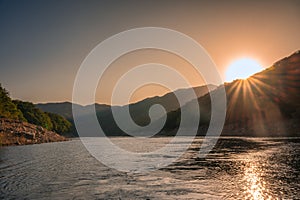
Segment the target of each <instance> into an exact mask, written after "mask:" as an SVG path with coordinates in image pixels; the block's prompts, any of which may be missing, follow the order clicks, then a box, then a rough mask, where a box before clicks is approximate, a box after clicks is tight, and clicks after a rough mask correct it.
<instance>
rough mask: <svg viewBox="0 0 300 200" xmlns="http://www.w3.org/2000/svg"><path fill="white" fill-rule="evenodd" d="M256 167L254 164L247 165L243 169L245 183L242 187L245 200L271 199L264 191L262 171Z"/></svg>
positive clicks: (264, 183) (265, 190)
mask: <svg viewBox="0 0 300 200" xmlns="http://www.w3.org/2000/svg"><path fill="white" fill-rule="evenodd" d="M260 167H261V166H257V165H256V163H251V162H249V163H248V166H246V167H245V172H244V173H245V176H244V179H245V182H246V185H245V187H244V189H245V192H246V198H247V199H254V200H261V199H271V198H272V197H271V196H269V195H268V193H267V189H266V182H265V181H264V179H263V178H262V177H263V173H264V172H263V170H262V169H261V168H260Z"/></svg>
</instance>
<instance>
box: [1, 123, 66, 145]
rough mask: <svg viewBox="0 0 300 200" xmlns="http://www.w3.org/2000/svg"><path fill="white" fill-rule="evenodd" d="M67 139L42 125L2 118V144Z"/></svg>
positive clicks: (36, 142) (22, 143)
mask: <svg viewBox="0 0 300 200" xmlns="http://www.w3.org/2000/svg"><path fill="white" fill-rule="evenodd" d="M66 140H67V139H66V138H65V137H63V136H61V135H59V134H57V133H55V132H52V131H48V130H47V129H45V128H43V127H41V126H36V125H33V124H30V123H27V122H22V121H18V120H12V119H6V118H0V145H4V146H6V145H24V144H39V143H45V142H60V141H66Z"/></svg>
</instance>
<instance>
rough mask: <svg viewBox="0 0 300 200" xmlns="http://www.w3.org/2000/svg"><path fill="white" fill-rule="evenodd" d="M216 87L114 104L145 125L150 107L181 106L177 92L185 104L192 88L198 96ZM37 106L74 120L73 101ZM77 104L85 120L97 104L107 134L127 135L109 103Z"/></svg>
mask: <svg viewBox="0 0 300 200" xmlns="http://www.w3.org/2000/svg"><path fill="white" fill-rule="evenodd" d="M215 88H216V86H214V85H208V86H199V87H194V88H186V89H179V90H176V91H175V92H174V93H173V92H170V93H167V94H165V95H163V96H155V97H150V98H147V99H144V100H142V101H139V102H137V103H133V104H130V105H125V106H114V107H113V108H114V109H115V110H116V112H118V113H124V112H125V110H126V109H127V108H128V107H129V110H130V114H131V117H132V118H133V120H134V121H135V122H136V123H137V124H138V125H141V126H144V125H147V124H148V123H149V122H150V118H149V114H148V112H149V108H150V107H151V106H152V105H154V104H160V105H162V106H163V107H164V108H165V110H166V112H170V111H172V110H176V109H178V108H179V107H180V105H179V103H178V100H177V98H176V96H175V94H176V95H177V96H179V97H180V98H182V99H183V102H182V104H183V105H184V104H185V103H187V102H189V101H191V100H192V99H193V96H192V95H191V91H192V90H194V91H195V94H196V96H197V97H200V96H203V95H205V94H206V93H207V92H208V91H209V90H213V89H215ZM36 106H37V107H38V108H40V109H41V110H43V111H45V112H52V113H57V114H59V115H62V116H64V117H65V118H67V119H68V120H69V121H71V122H73V116H72V103H70V102H63V103H46V104H37V105H36ZM75 106H78V108H80V109H82V110H83V111H84V115H85V116H82V120H85V119H86V118H87V117H88V115H89V114H90V112H92V106H96V107H95V108H96V112H97V116H98V119H99V123H100V125H101V127H102V129H103V130H104V132H105V133H106V134H107V135H112V136H116V135H126V134H124V133H123V131H121V129H120V128H119V127H118V126H117V124H116V123H115V120H114V119H113V116H112V109H111V107H110V106H109V105H105V104H93V105H87V106H81V105H78V104H75ZM159 117H161V116H160V115H159V116H156V119H158V118H159Z"/></svg>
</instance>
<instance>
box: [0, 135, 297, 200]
mask: <svg viewBox="0 0 300 200" xmlns="http://www.w3.org/2000/svg"><path fill="white" fill-rule="evenodd" d="M169 139H170V138H152V139H150V142H149V141H148V142H147V143H146V142H145V143H143V142H140V141H139V142H135V141H134V138H131V139H130V138H113V139H112V141H113V142H114V143H116V144H118V145H119V146H121V147H122V148H124V149H129V150H132V151H141V150H144V149H145V148H146V149H147V150H153V148H154V149H155V148H159V147H162V146H163V145H164V144H165V143H167V142H168V141H169ZM202 141H203V139H202V138H197V139H196V140H195V142H194V143H193V145H192V146H191V147H190V148H189V150H188V151H187V152H186V153H185V154H184V155H183V156H181V157H180V158H179V159H178V160H177V161H176V162H174V163H172V164H171V165H170V166H168V167H165V168H163V169H158V170H155V171H152V172H148V173H143V174H136V173H125V172H118V171H116V170H114V169H110V168H108V167H106V166H105V165H103V164H101V163H100V162H99V161H97V160H96V159H95V158H93V157H92V156H91V155H90V154H89V153H88V152H87V151H86V149H85V148H84V146H83V145H82V144H81V142H80V140H73V141H69V142H61V143H48V144H39V145H28V146H11V147H1V148H0V185H1V187H0V199H42V198H43V199H276V198H277V199H297V198H299V197H300V177H299V175H300V139H299V138H273V139H272V138H221V139H220V140H219V141H218V143H217V146H216V147H215V148H214V150H213V151H212V152H211V153H210V154H209V156H207V157H206V158H202V159H200V158H198V151H199V147H200V144H201V142H202ZM149 144H151V145H149ZM150 147H151V148H150ZM174 151H176V148H174ZM145 159H148V158H147V157H145ZM120 164H121V163H120Z"/></svg>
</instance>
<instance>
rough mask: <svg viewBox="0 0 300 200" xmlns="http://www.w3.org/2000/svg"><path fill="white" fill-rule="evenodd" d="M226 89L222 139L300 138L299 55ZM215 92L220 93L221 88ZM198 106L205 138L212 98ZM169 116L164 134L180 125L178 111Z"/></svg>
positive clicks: (203, 99)
mask: <svg viewBox="0 0 300 200" xmlns="http://www.w3.org/2000/svg"><path fill="white" fill-rule="evenodd" d="M224 86H225V90H226V96H227V115H226V122H225V127H224V129H223V133H222V134H223V135H235V136H300V125H299V124H300V101H299V100H300V52H299V51H297V52H296V53H294V54H292V55H291V56H289V57H286V58H284V59H282V60H280V61H278V62H276V63H275V64H274V65H273V66H271V67H269V68H267V69H265V70H264V71H262V72H259V73H257V74H254V75H253V76H251V77H249V78H248V79H246V80H235V81H233V82H231V83H225V84H224ZM224 86H220V87H224ZM213 92H214V93H215V94H218V93H220V88H217V89H216V90H214V91H213ZM198 103H199V105H200V109H201V111H202V112H201V120H200V128H199V134H200V135H205V133H206V129H207V126H208V124H209V119H210V108H211V102H210V96H209V95H208V94H207V95H204V96H203V97H200V98H199V99H198ZM189 105H190V103H187V104H186V105H185V106H189ZM168 115H170V116H172V117H169V118H168V119H169V120H168V121H167V124H166V127H165V129H164V130H165V131H163V132H162V134H166V131H167V132H168V131H170V130H173V132H174V130H176V128H177V127H178V125H179V124H178V121H179V120H178V119H179V118H180V110H179V109H178V110H176V111H173V112H170V113H168ZM190 115H191V116H193V113H190Z"/></svg>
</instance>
